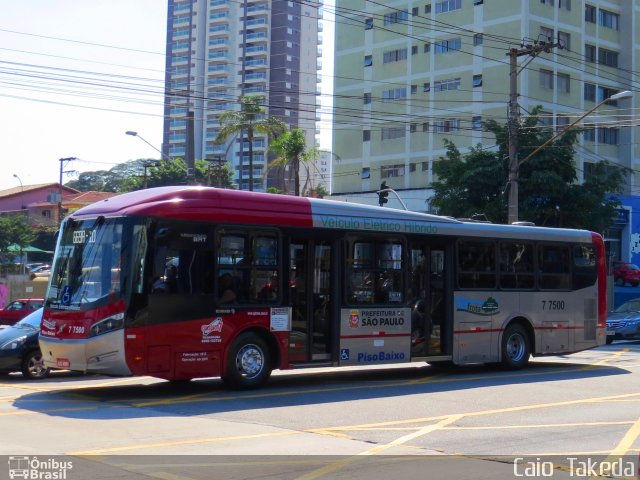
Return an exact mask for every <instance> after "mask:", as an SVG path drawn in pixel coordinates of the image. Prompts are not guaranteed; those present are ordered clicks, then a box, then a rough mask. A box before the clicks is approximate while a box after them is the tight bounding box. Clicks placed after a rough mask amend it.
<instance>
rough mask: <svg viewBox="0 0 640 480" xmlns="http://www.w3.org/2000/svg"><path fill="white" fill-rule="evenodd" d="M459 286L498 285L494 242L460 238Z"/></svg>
mask: <svg viewBox="0 0 640 480" xmlns="http://www.w3.org/2000/svg"><path fill="white" fill-rule="evenodd" d="M457 247H458V286H459V287H460V288H478V289H487V288H495V286H496V277H497V275H496V266H495V245H494V243H493V242H487V241H481V240H478V241H474V240H459V241H458V243H457Z"/></svg>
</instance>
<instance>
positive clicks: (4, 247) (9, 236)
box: [0, 216, 36, 260]
mask: <svg viewBox="0 0 640 480" xmlns="http://www.w3.org/2000/svg"><path fill="white" fill-rule="evenodd" d="M35 238H36V236H35V233H34V231H33V228H32V227H31V225H29V224H28V223H27V221H26V220H25V218H23V217H22V216H6V217H4V216H3V217H0V255H1V256H2V257H3V260H6V259H8V257H10V256H12V255H13V256H15V252H14V253H9V246H10V245H17V246H18V247H20V248H24V247H28V246H29V245H31V242H33V241H34V240H35Z"/></svg>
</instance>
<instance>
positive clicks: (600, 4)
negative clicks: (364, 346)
mask: <svg viewBox="0 0 640 480" xmlns="http://www.w3.org/2000/svg"><path fill="white" fill-rule="evenodd" d="M337 10H338V11H339V12H340V14H341V15H342V19H341V20H338V21H336V40H335V41H336V47H335V76H336V78H335V89H334V95H335V103H336V104H337V105H339V106H338V107H337V108H336V111H335V117H334V122H335V128H334V135H333V152H334V154H335V158H338V159H339V160H338V161H334V163H333V166H332V168H333V172H332V193H333V194H334V195H335V197H336V198H343V199H349V200H351V201H363V202H365V203H376V202H377V196H376V195H375V193H373V192H374V191H375V190H376V189H378V188H379V187H380V184H381V182H382V181H386V184H387V185H388V186H389V187H391V188H394V189H396V190H397V191H398V192H399V194H400V195H401V196H402V197H403V198H404V199H405V201H406V203H407V205H409V208H411V209H414V210H428V209H429V205H428V198H429V197H430V195H431V194H432V191H431V190H430V188H429V187H430V185H431V183H432V181H433V180H434V176H433V164H434V162H436V161H438V159H439V158H440V157H441V156H443V155H444V153H445V149H444V140H445V139H447V140H450V141H452V142H453V143H454V144H455V145H456V146H457V147H458V148H459V149H460V150H461V151H462V152H463V153H464V152H465V151H468V148H469V147H471V146H476V145H478V144H482V146H483V147H484V148H491V147H492V146H494V145H495V138H493V136H492V135H489V134H487V133H486V132H483V131H482V121H483V120H486V119H494V120H496V121H497V122H499V123H501V124H506V122H507V118H508V102H509V87H510V86H509V56H508V52H509V51H510V50H511V49H518V50H520V49H526V47H527V46H535V45H541V43H540V42H546V44H547V45H549V48H547V49H542V51H540V52H539V54H538V55H536V56H535V57H534V56H532V55H524V54H523V55H521V56H518V58H517V63H518V68H517V72H518V74H517V85H518V87H517V88H518V93H519V97H518V104H519V107H520V108H519V112H520V115H521V116H525V115H527V114H528V112H531V111H532V110H533V108H534V107H536V106H537V105H540V106H542V109H543V110H542V115H541V117H540V118H541V124H542V125H541V127H547V128H554V129H562V128H564V127H566V126H568V125H570V124H571V123H573V121H575V120H576V119H578V118H579V117H580V116H581V115H582V114H584V113H585V112H588V111H589V110H590V109H592V108H594V107H595V106H596V105H598V103H599V102H600V101H601V100H603V99H605V98H608V97H610V96H611V95H612V94H615V93H616V92H619V91H623V90H632V91H633V90H635V89H636V84H637V82H636V74H635V72H636V71H637V70H638V60H639V57H638V55H639V53H638V52H639V50H638V48H637V44H638V40H639V39H640V29H639V27H640V1H638V0H608V1H604V0H603V1H599V0H587V1H585V0H522V1H510V0H484V1H483V0H419V1H417V0H402V1H394V0H392V1H387V2H378V1H373V0H366V1H365V0H337ZM554 45H555V46H554ZM638 103H639V100H638V98H637V96H636V97H635V98H633V99H627V100H620V101H619V102H618V104H617V105H616V104H615V103H614V104H611V105H609V104H605V105H603V106H601V107H599V108H598V109H597V110H596V111H595V112H594V113H593V114H592V115H589V116H588V118H586V119H585V122H586V123H585V124H584V126H586V127H587V129H586V131H585V132H584V133H583V134H581V136H580V137H581V138H580V144H579V145H578V147H577V151H576V159H577V162H578V165H577V166H578V169H579V172H580V173H581V175H582V178H581V180H583V179H584V177H585V176H586V175H588V174H589V171H590V167H591V165H592V164H593V163H594V162H597V161H599V160H602V159H606V160H610V161H614V162H617V163H620V164H622V165H624V166H627V167H630V168H633V169H635V170H638V165H637V163H638V160H637V159H638V146H637V145H636V143H637V142H636V136H637V129H636V128H634V127H629V125H630V123H631V124H632V123H633V122H632V121H631V122H629V119H632V117H630V115H632V114H633V112H634V111H635V110H634V107H635V105H637V104H638ZM625 125H626V126H625ZM638 181H639V179H638V178H637V177H634V178H632V179H631V181H630V191H629V193H632V192H633V191H634V190H636V193H637V187H636V185H637V184H638ZM360 192H367V193H360ZM389 200H390V203H391V202H392V201H393V199H392V197H390V198H389Z"/></svg>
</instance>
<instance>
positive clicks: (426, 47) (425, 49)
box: [424, 43, 431, 53]
mask: <svg viewBox="0 0 640 480" xmlns="http://www.w3.org/2000/svg"><path fill="white" fill-rule="evenodd" d="M430 51H431V44H430V43H425V44H424V53H429V52H430Z"/></svg>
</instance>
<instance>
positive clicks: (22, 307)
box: [0, 298, 44, 325]
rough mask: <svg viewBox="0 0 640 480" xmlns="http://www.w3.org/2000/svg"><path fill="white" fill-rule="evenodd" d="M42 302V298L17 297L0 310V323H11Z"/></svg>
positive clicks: (36, 307)
mask: <svg viewBox="0 0 640 480" xmlns="http://www.w3.org/2000/svg"><path fill="white" fill-rule="evenodd" d="M43 304H44V299H43V298H19V299H18V300H15V301H13V302H11V303H10V304H9V305H7V306H6V307H4V309H2V310H0V325H13V324H14V323H16V322H17V321H18V320H22V319H23V318H24V317H26V316H27V315H29V314H30V313H32V312H33V311H35V310H37V309H39V308H40V307H42V305H43Z"/></svg>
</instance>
